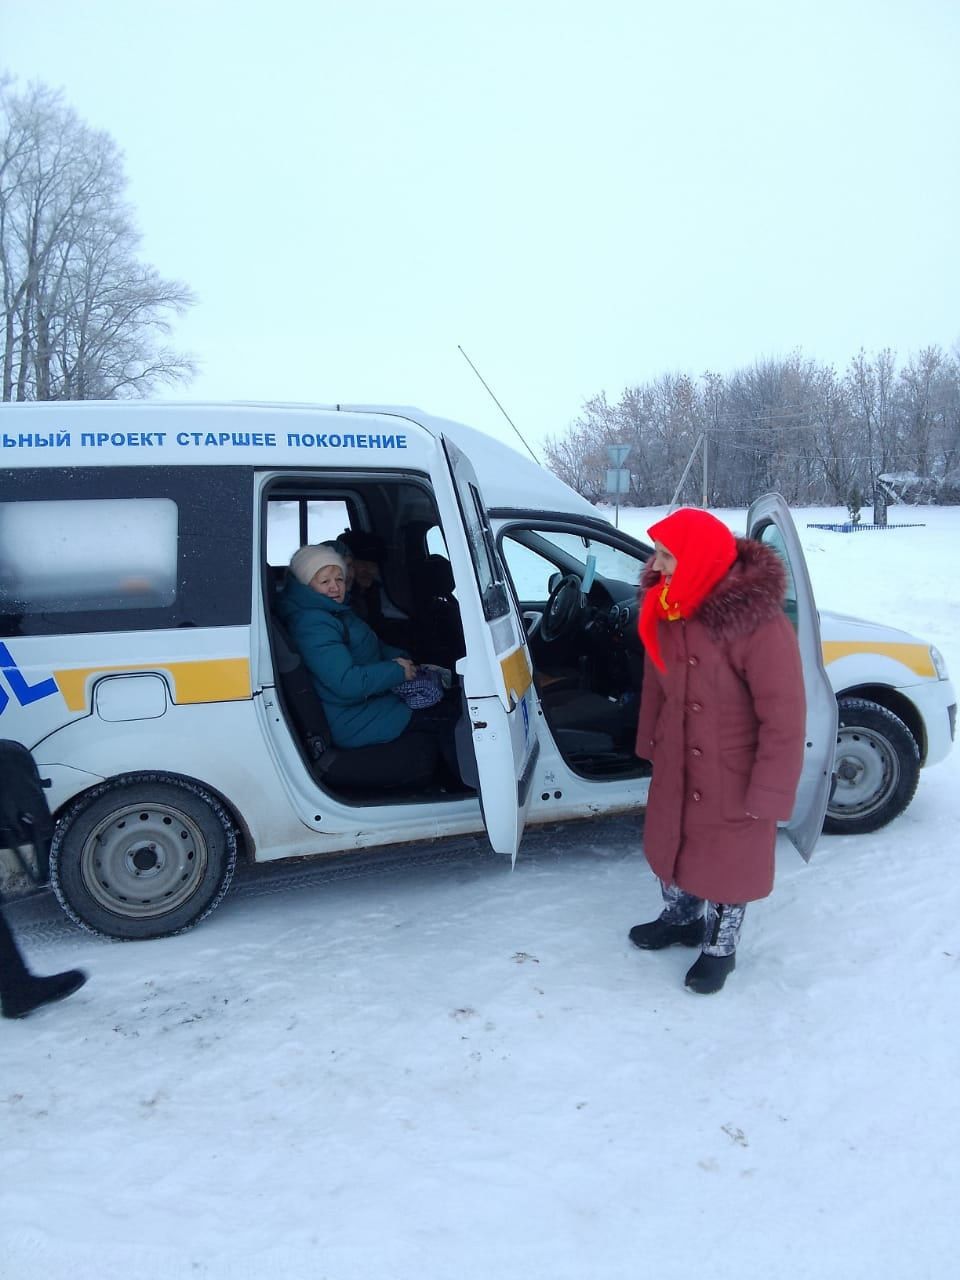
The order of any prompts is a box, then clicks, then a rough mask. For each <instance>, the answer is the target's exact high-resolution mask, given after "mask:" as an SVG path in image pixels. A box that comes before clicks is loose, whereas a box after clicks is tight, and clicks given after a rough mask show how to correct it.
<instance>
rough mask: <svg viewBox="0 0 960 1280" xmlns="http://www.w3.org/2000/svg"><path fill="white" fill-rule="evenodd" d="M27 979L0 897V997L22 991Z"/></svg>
mask: <svg viewBox="0 0 960 1280" xmlns="http://www.w3.org/2000/svg"><path fill="white" fill-rule="evenodd" d="M29 977H30V971H29V970H28V969H27V966H26V965H25V964H24V961H23V956H22V955H21V954H20V948H19V947H18V946H17V940H16V938H14V936H13V933H12V931H11V929H10V926H9V925H8V924H7V918H6V916H5V915H4V913H3V898H2V897H0V996H2V997H4V998H6V997H8V996H11V995H13V994H14V993H15V992H19V991H22V989H23V986H24V984H25V982H26V980H27V979H28V978H29Z"/></svg>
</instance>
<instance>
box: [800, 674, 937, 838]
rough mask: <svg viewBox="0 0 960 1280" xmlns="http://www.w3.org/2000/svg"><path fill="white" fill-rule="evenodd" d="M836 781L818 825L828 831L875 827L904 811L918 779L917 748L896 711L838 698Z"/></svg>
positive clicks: (861, 831) (861, 700)
mask: <svg viewBox="0 0 960 1280" xmlns="http://www.w3.org/2000/svg"><path fill="white" fill-rule="evenodd" d="M837 705H838V710H839V713H840V716H839V723H838V727H837V752H836V756H835V757H834V769H835V771H836V775H837V783H836V786H835V787H834V791H833V796H832V797H831V799H830V803H829V805H828V806H827V817H826V821H825V822H824V824H823V829H824V831H825V832H827V833H828V834H831V835H862V834H864V833H865V832H868V831H878V830H879V829H880V827H885V826H886V825H887V823H888V822H892V821H893V819H894V818H896V817H897V816H898V815H899V814H901V813H903V811H904V809H906V807H907V805H908V804H909V803H910V801H911V800H912V799H913V796H914V792H915V791H916V789H917V783H918V782H919V781H920V751H919V749H918V747H917V744H916V740H915V739H914V736H913V734H912V733H911V732H910V730H909V729H908V728H907V726H906V725H905V724H904V723H903V721H902V720H901V719H900V717H899V716H897V715H894V713H893V712H892V711H889V710H888V709H887V708H886V707H882V706H880V704H879V703H876V702H870V701H869V699H866V698H839V699H838V700H837Z"/></svg>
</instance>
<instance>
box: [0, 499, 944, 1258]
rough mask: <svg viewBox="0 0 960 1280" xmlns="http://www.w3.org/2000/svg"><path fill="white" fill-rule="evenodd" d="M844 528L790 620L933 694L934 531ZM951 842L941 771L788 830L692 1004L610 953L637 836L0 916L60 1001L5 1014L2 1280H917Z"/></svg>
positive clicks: (586, 828) (640, 896) (938, 520)
mask: <svg viewBox="0 0 960 1280" xmlns="http://www.w3.org/2000/svg"><path fill="white" fill-rule="evenodd" d="M659 514H661V512H660V511H657V512H636V511H631V512H627V513H623V512H621V525H622V526H624V527H626V528H628V529H630V530H631V531H633V532H635V533H638V534H641V535H642V534H643V533H644V531H645V530H646V527H647V525H648V523H650V521H651V520H652V519H653V518H655V517H656V515H659ZM723 514H724V515H725V516H727V517H729V519H730V522H731V524H732V525H734V527H737V526H738V525H739V526H741V527H742V521H743V513H736V512H730V513H723ZM843 514H844V513H843V512H841V511H837V510H831V511H827V512H824V511H817V512H810V511H798V512H796V513H795V517H796V520H797V524H798V527H799V529H800V533H801V537H802V540H803V543H804V546H805V548H806V551H807V555H808V561H809V566H810V570H811V575H812V578H813V582H814V587H815V590H816V592H817V597H818V601H819V603H820V604H821V605H822V606H824V607H827V608H832V609H836V610H838V611H840V612H844V613H854V614H860V615H863V616H866V617H872V618H876V619H882V620H883V621H885V622H888V623H890V624H893V625H897V626H901V627H903V628H905V629H907V630H910V631H913V632H916V633H918V634H920V635H921V636H923V637H924V638H927V639H930V640H931V641H933V642H934V643H936V644H937V645H938V646H939V648H940V649H941V651H942V652H943V653H944V655H945V657H946V659H947V663H948V665H949V667H950V670H951V672H952V674H953V677H954V681H955V683H956V684H960V679H958V677H960V574H958V571H957V550H958V547H960V510H956V509H955V510H949V509H944V510H937V509H922V510H917V509H906V508H899V507H898V508H891V511H890V519H891V521H892V522H897V521H899V520H914V519H917V520H922V521H924V522H925V527H924V528H918V529H900V530H890V531H888V532H886V533H864V534H854V535H843V534H836V533H828V532H822V531H818V530H813V529H807V528H806V524H807V521H808V520H822V519H839V518H842V517H843ZM864 518H865V519H869V513H868V512H865V513H864ZM958 826H960V750H958V751H955V752H954V754H953V756H952V757H951V759H950V760H948V761H947V762H946V763H944V764H942V765H939V766H937V767H936V768H935V769H932V770H930V772H929V773H926V772H925V773H924V775H923V777H922V780H921V783H920V788H919V791H918V793H917V797H916V799H915V801H914V802H913V804H912V805H911V807H910V808H909V809H908V811H907V812H906V814H904V815H903V816H902V817H901V818H900V819H899V820H898V821H896V822H895V823H894V824H892V825H891V826H889V827H888V828H886V829H885V830H883V831H881V832H879V833H877V834H875V835H872V836H861V837H851V838H846V839H840V838H837V837H833V838H824V839H823V840H822V841H821V843H820V845H819V847H818V850H817V852H816V853H815V855H814V859H813V861H812V863H811V864H810V865H809V866H806V865H804V864H803V863H802V862H801V860H800V859H799V857H798V856H797V855H796V854H795V853H794V852H793V851H792V849H791V848H790V847H789V846H788V845H786V844H785V845H784V846H783V847H782V848H781V849H780V850H779V855H778V857H779V863H778V882H777V888H776V890H775V892H774V894H773V896H772V897H771V898H769V899H768V900H766V901H765V902H763V903H759V904H756V905H754V906H752V907H751V908H750V910H749V911H748V913H747V919H746V924H745V926H744V935H743V940H742V944H741V949H740V953H739V963H738V968H737V971H736V973H735V974H734V975H733V976H732V978H731V979H730V981H729V982H728V984H727V987H726V989H725V990H724V991H723V992H722V993H721V994H720V995H718V996H715V997H697V996H693V995H691V994H688V993H687V992H685V991H684V989H683V986H682V980H683V974H684V972H685V970H686V968H687V966H688V965H689V964H690V962H691V959H692V958H693V957H692V954H691V953H689V952H687V951H681V950H673V951H669V952H665V953H661V954H643V953H640V952H638V951H636V950H635V949H633V948H632V947H631V946H630V945H629V944H628V942H627V930H628V929H629V927H630V926H631V925H632V924H634V923H636V922H638V921H640V920H644V919H648V918H650V917H652V916H653V915H655V914H656V913H657V911H658V909H659V898H658V892H657V887H656V884H655V882H654V879H653V877H652V876H651V874H650V872H649V871H648V869H647V867H646V865H645V863H644V860H643V853H642V843H641V829H640V823H639V821H637V820H634V819H624V818H620V819H617V820H614V821H607V822H594V823H590V824H589V825H583V826H577V827H568V828H565V829H563V830H562V831H559V832H557V831H554V832H550V831H547V832H544V831H540V832H535V833H533V834H532V835H531V836H530V837H528V840H527V841H526V842H525V844H524V846H523V848H522V850H521V855H520V858H519V860H518V863H517V868H516V871H515V872H513V873H512V874H511V872H510V870H509V862H504V860H502V859H499V858H494V857H493V856H492V855H490V854H489V853H487V852H485V850H484V847H483V844H482V842H481V841H480V840H478V839H473V840H464V841H460V842H458V843H457V844H456V845H454V846H452V847H450V848H447V849H444V848H439V849H438V848H436V847H434V848H430V849H421V850H420V851H418V852H415V853H412V854H411V853H409V852H404V853H399V852H393V853H382V854H373V855H362V856H353V857H351V858H347V859H344V860H342V861H341V862H340V863H338V864H336V865H330V864H327V865H324V866H319V865H317V864H307V865H306V866H301V867H292V868H280V867H270V868H266V869H255V870H253V871H250V872H246V873H244V874H242V875H240V876H238V879H237V882H236V884H235V887H234V889H233V890H231V892H230V894H229V895H228V896H227V898H226V899H225V901H224V903H223V904H222V906H221V907H220V908H219V910H218V911H217V912H216V913H215V914H214V915H213V916H212V917H211V918H210V919H209V920H208V921H207V922H205V923H204V924H202V925H201V926H200V927H199V928H198V929H196V930H194V931H193V932H191V933H187V934H184V935H183V936H181V937H177V938H171V939H165V940H161V941H157V942H150V943H135V944H116V943H109V942H105V941H102V940H98V939H95V938H93V937H91V936H89V935H86V934H84V933H82V932H80V931H79V930H77V929H75V928H74V927H73V926H71V925H70V924H69V923H68V922H67V921H66V920H65V919H64V918H63V917H62V916H61V915H60V913H59V911H58V909H57V908H56V906H55V904H53V903H52V902H51V900H50V899H49V898H48V897H46V896H36V897H33V898H29V899H26V900H22V901H20V902H18V903H16V904H15V905H14V906H13V907H12V908H11V911H10V915H11V918H12V921H13V923H14V926H15V927H17V928H18V931H19V932H20V935H21V937H22V939H23V940H24V943H25V946H26V949H27V950H28V952H29V957H30V960H31V961H32V963H33V965H34V967H35V968H36V969H38V970H39V971H43V972H49V971H52V970H54V969H58V968H65V967H68V966H73V965H82V966H83V967H85V968H86V969H88V970H89V972H90V982H89V983H88V985H87V987H86V988H84V990H83V991H82V992H80V993H79V994H78V995H77V996H75V997H74V998H72V999H71V1000H69V1001H67V1002H66V1003H65V1004H63V1005H59V1006H55V1007H52V1008H50V1009H47V1010H44V1011H41V1012H40V1013H38V1014H37V1015H35V1016H34V1017H33V1018H30V1019H28V1020H26V1021H23V1022H6V1023H2V1024H0V1055H2V1062H3V1086H2V1089H0V1277H3V1280H34V1278H35V1277H36V1278H38V1280H39V1278H41V1277H42V1280H87V1278H89V1280H186V1278H188V1277H189V1278H190V1280H228V1278H229V1280H245V1278H246V1277H258V1278H260V1277H271V1278H272V1280H408V1278H409V1280H520V1278H521V1277H523V1278H525V1280H541V1278H543V1280H644V1278H645V1277H648V1276H649V1277H650V1278H651V1280H681V1278H682V1280H689V1278H690V1277H693V1276H697V1275H704V1276H706V1277H709V1280H754V1278H762V1280H779V1278H780V1277H784V1278H785V1280H808V1278H809V1280H868V1278H869V1280H925V1278H927V1277H929V1278H930V1280H946V1277H949V1276H952V1275H956V1274H957V1266H958V1263H957V1257H958V1252H960V1228H958V1226H957V1218H956V1216H955V1214H956V1212H957V1207H956V1206H957V1199H958V1194H960V1098H958V1093H960V1033H958V1031H957V1009H958V1005H960V933H958V930H960V923H958V922H960V875H958V867H957V861H958V856H960V855H958V850H957V831H958Z"/></svg>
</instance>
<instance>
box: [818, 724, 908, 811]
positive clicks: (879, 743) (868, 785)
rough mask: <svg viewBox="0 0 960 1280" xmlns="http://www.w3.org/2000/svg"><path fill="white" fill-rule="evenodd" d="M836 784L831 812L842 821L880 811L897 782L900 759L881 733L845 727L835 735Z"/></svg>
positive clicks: (831, 802)
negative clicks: (842, 819)
mask: <svg viewBox="0 0 960 1280" xmlns="http://www.w3.org/2000/svg"><path fill="white" fill-rule="evenodd" d="M834 768H835V770H836V774H837V785H836V789H835V790H834V793H833V798H832V800H831V801H830V811H831V812H836V813H839V814H840V815H841V816H843V817H845V818H852V817H861V816H863V815H864V814H868V813H873V811H874V810H875V809H879V808H880V806H881V805H882V804H884V803H885V802H886V800H887V798H888V797H889V796H890V795H892V793H893V792H894V791H895V790H896V788H897V785H898V783H899V781H900V757H899V756H898V755H897V753H896V751H895V750H894V749H893V747H892V746H891V745H890V743H889V742H888V740H887V739H886V738H885V737H883V735H882V734H879V733H874V732H873V731H872V730H870V729H863V728H858V727H846V726H845V727H844V728H842V729H841V730H840V732H839V733H838V734H837V754H836V761H835V764H834Z"/></svg>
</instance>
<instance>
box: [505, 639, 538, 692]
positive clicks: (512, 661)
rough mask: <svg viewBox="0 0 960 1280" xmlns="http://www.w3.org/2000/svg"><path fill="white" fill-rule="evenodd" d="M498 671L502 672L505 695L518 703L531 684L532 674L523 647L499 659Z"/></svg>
mask: <svg viewBox="0 0 960 1280" xmlns="http://www.w3.org/2000/svg"><path fill="white" fill-rule="evenodd" d="M500 670H501V671H502V672H503V683H504V684H505V685H506V687H507V693H509V694H510V695H511V697H514V698H516V699H517V700H518V701H519V699H520V698H522V697H523V695H524V694H525V693H526V692H527V690H528V689H529V688H530V685H531V684H532V682H533V672H532V671H531V670H530V663H529V661H528V660H527V651H526V649H524V647H523V645H521V646H520V647H519V648H517V649H514V651H513V652H512V653H508V654H507V656H506V657H505V658H501V659H500Z"/></svg>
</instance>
